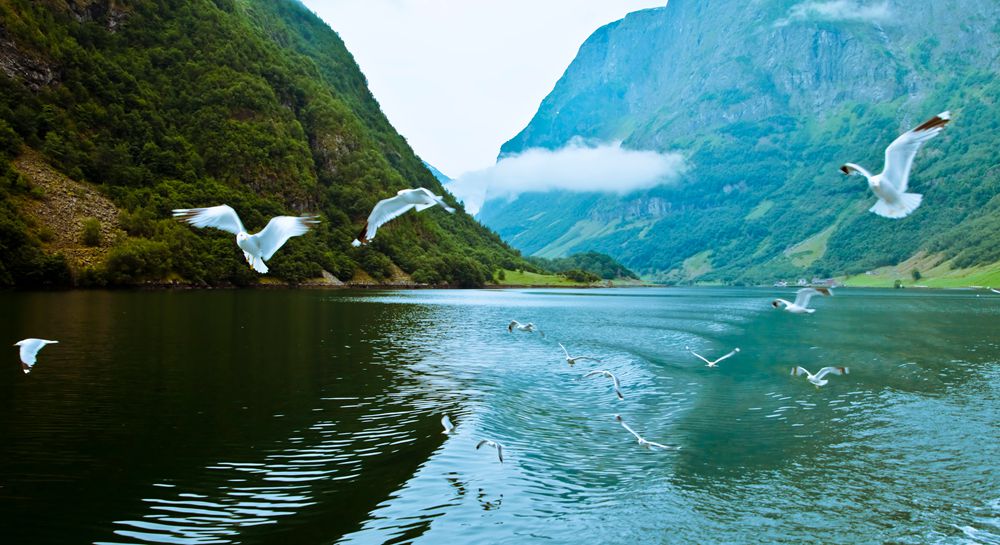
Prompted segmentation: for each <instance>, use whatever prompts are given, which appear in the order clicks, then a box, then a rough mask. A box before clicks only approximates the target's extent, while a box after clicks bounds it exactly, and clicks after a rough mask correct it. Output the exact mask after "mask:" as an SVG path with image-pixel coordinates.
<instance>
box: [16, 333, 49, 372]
mask: <svg viewBox="0 0 1000 545" xmlns="http://www.w3.org/2000/svg"><path fill="white" fill-rule="evenodd" d="M58 342H59V341H47V340H45V339H24V340H23V341H17V342H16V343H14V346H20V347H21V350H20V356H21V370H22V371H24V374H25V375H27V374H28V373H30V372H31V368H32V367H33V366H34V365H35V356H37V355H38V351H39V350H41V349H43V348H45V345H47V344H56V343H58Z"/></svg>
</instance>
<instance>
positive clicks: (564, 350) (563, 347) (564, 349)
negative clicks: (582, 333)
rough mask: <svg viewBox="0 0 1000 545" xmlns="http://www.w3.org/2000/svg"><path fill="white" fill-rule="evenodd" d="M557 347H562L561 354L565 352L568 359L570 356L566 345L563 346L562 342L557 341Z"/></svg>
mask: <svg viewBox="0 0 1000 545" xmlns="http://www.w3.org/2000/svg"><path fill="white" fill-rule="evenodd" d="M559 348H562V349H563V354H566V359H570V357H569V352H568V351H567V350H566V347H565V346H563V344H562V343H559Z"/></svg>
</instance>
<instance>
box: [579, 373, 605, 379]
mask: <svg viewBox="0 0 1000 545" xmlns="http://www.w3.org/2000/svg"><path fill="white" fill-rule="evenodd" d="M604 373H605V371H591V372H589V373H587V374H586V375H583V378H590V377H592V376H595V375H603V374H604Z"/></svg>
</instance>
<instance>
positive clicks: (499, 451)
mask: <svg viewBox="0 0 1000 545" xmlns="http://www.w3.org/2000/svg"><path fill="white" fill-rule="evenodd" d="M496 446H497V458H500V463H501V464H502V463H503V445H501V444H500V443H496Z"/></svg>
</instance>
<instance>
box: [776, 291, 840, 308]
mask: <svg viewBox="0 0 1000 545" xmlns="http://www.w3.org/2000/svg"><path fill="white" fill-rule="evenodd" d="M816 294H819V295H822V296H824V297H827V296H832V295H833V292H832V291H830V289H829V288H802V289H800V290H799V291H797V292H795V302H794V303H791V302H789V301H786V300H785V299H775V300H774V301H771V306H773V307H774V308H781V305H782V304H784V305H785V310H787V311H788V312H791V313H792V314H812V313H813V312H816V309H814V308H809V300H811V299H812V298H813V295H816Z"/></svg>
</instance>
